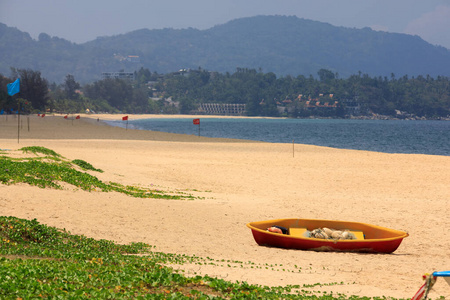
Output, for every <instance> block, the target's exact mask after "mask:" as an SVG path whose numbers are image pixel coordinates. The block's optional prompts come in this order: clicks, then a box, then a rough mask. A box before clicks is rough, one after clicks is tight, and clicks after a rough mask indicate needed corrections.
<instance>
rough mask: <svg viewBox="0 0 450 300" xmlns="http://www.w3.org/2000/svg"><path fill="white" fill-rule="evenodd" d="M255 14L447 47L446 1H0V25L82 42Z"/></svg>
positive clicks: (449, 15) (449, 9)
mask: <svg viewBox="0 0 450 300" xmlns="http://www.w3.org/2000/svg"><path fill="white" fill-rule="evenodd" d="M258 15H286V16H297V17H299V18H304V19H309V20H314V21H321V22H326V23H329V24H332V25H334V26H343V27H349V28H364V27H370V28H372V29H374V30H381V31H387V32H396V33H407V34H412V35H418V36H420V37H421V38H422V39H424V40H425V41H427V42H429V43H431V44H433V45H440V46H444V47H446V48H448V49H450V0H126V1H125V0H120V1H119V0H0V23H4V24H6V25H7V26H10V27H16V28H17V29H19V30H21V31H24V32H28V33H29V34H30V35H31V37H32V38H34V39H37V38H38V36H39V34H40V33H47V34H48V35H50V36H56V37H59V38H64V39H66V40H69V41H71V42H74V43H84V42H87V41H91V40H94V39H95V38H97V37H100V36H112V35H117V34H123V33H127V32H131V31H134V30H137V29H143V28H147V29H162V28H174V29H183V28H189V27H192V28H196V29H201V30H202V29H208V28H211V27H213V26H215V25H220V24H224V23H226V22H228V21H231V20H234V19H238V18H243V17H252V16H258Z"/></svg>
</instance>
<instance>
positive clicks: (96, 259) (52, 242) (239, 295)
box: [0, 216, 392, 300]
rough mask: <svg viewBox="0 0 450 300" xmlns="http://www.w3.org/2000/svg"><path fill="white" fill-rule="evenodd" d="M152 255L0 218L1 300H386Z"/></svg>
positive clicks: (136, 246)
mask: <svg viewBox="0 0 450 300" xmlns="http://www.w3.org/2000/svg"><path fill="white" fill-rule="evenodd" d="M153 248H154V247H153V246H151V245H148V244H145V243H131V244H129V245H120V244H116V243H114V242H111V241H108V240H96V239H93V238H88V237H86V236H84V235H74V234H71V233H70V232H68V231H66V230H65V229H58V228H55V227H50V226H47V225H44V224H41V223H39V222H38V221H37V220H36V219H33V220H25V219H19V218H16V217H4V216H0V265H1V268H0V298H1V299H41V298H46V299H317V300H335V299H366V300H369V299H374V300H377V299H386V298H385V297H383V298H379V297H374V298H370V297H358V296H345V295H342V294H332V293H326V292H323V293H322V292H320V291H312V290H308V289H309V288H312V287H314V286H317V285H319V286H323V285H324V284H320V283H317V284H313V285H288V286H284V287H282V286H277V287H268V286H261V285H253V284H248V283H247V282H229V281H225V280H223V279H218V278H214V277H210V276H208V275H204V276H201V275H196V276H193V277H187V276H185V275H183V274H181V273H182V272H180V271H178V270H175V269H174V268H172V267H170V265H171V264H183V263H189V262H193V261H197V262H198V261H201V260H202V258H199V257H195V256H187V255H178V254H166V253H161V252H155V251H153ZM331 285H334V284H331ZM389 299H392V298H389Z"/></svg>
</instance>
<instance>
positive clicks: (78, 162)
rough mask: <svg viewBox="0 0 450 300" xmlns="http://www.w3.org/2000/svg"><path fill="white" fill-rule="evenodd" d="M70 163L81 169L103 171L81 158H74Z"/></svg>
mask: <svg viewBox="0 0 450 300" xmlns="http://www.w3.org/2000/svg"><path fill="white" fill-rule="evenodd" d="M72 163H73V164H75V165H77V166H79V167H80V168H82V169H83V170H91V171H96V172H100V173H103V170H100V169H96V168H94V167H93V166H92V165H91V164H90V163H88V162H86V161H84V160H81V159H74V160H72Z"/></svg>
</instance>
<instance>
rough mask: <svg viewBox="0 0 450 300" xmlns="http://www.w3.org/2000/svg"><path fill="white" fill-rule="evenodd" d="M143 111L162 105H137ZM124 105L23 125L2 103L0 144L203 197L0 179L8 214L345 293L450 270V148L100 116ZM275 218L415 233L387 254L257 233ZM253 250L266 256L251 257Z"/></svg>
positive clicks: (413, 287)
mask: <svg viewBox="0 0 450 300" xmlns="http://www.w3.org/2000/svg"><path fill="white" fill-rule="evenodd" d="M148 117H162V116H154V115H150V116H146V115H138V116H135V115H130V116H129V119H130V120H132V119H137V118H148ZM163 117H168V116H163ZM184 117H188V118H193V117H195V116H184ZM204 117H205V116H201V118H204ZM121 118H122V115H90V116H85V115H81V118H80V119H79V120H77V119H75V120H72V119H70V118H69V119H64V118H63V116H61V115H57V116H46V117H45V118H41V117H37V116H35V115H34V116H30V117H28V118H27V117H23V116H22V117H21V123H19V131H18V122H17V118H16V117H14V116H8V117H7V118H6V117H5V116H0V149H2V150H4V151H5V152H6V153H8V151H15V150H17V149H19V148H21V147H25V146H44V147H46V148H49V149H52V150H54V151H55V152H57V153H59V154H61V155H62V156H64V157H65V158H68V159H70V160H73V159H82V160H85V161H87V162H89V163H91V164H92V165H93V166H94V167H96V168H99V169H102V170H103V171H104V173H100V174H97V173H96V174H95V175H96V176H97V177H99V178H100V179H102V180H104V181H113V182H118V183H121V184H126V185H136V186H142V187H157V188H160V189H162V190H167V191H182V192H186V193H190V194H192V195H194V196H196V199H194V200H158V199H139V198H132V197H129V196H126V195H123V194H119V193H100V192H90V193H89V192H85V191H81V190H77V189H74V188H70V186H68V187H66V188H65V189H64V190H51V189H40V188H37V187H31V186H28V185H24V184H20V185H13V186H5V185H0V212H1V215H4V216H15V217H19V218H26V219H34V218H36V219H37V220H38V221H39V222H41V223H44V224H48V225H50V226H56V227H58V228H65V229H67V230H68V231H70V232H71V233H74V234H84V235H86V236H88V237H93V238H97V239H108V240H113V241H115V242H118V243H130V242H144V243H148V244H150V245H154V246H156V248H155V251H162V252H168V253H179V254H187V255H196V256H200V257H209V258H211V259H214V260H222V259H224V260H225V261H228V260H229V261H231V262H230V263H224V264H223V265H220V264H215V265H204V266H200V265H183V266H174V267H175V268H183V269H184V270H186V274H187V275H188V276H189V275H192V276H194V275H195V274H203V275H204V274H208V275H210V276H216V277H219V278H223V279H225V280H229V281H236V280H238V281H246V282H248V283H252V284H261V285H270V286H278V285H288V284H299V285H303V284H315V283H322V284H331V285H324V286H316V287H314V288H308V290H313V291H327V292H333V293H344V294H346V295H348V296H350V295H360V296H371V297H374V296H390V297H395V298H408V297H409V298H410V297H412V296H413V295H414V293H415V292H416V291H417V290H418V289H419V287H420V285H421V284H422V283H423V282H422V275H423V274H424V273H430V272H433V271H436V270H438V271H443V270H450V259H449V257H450V235H449V234H448V232H447V231H448V229H449V228H450V216H449V207H450V188H449V187H450V184H449V183H450V171H449V170H450V157H446V156H431V155H417V154H385V153H377V152H368V151H356V150H342V149H332V148H326V147H318V146H310V145H300V144H297V145H295V154H294V155H293V152H292V144H272V143H262V142H250V141H242V140H229V139H211V138H204V137H198V136H188V135H178V134H168V133H162V132H150V131H142V130H132V129H125V128H115V127H110V126H108V125H106V124H104V123H103V122H102V121H103V120H121ZM97 119H99V121H97ZM18 132H19V139H18ZM5 149H6V150H5ZM279 218H315V219H334V220H346V221H356V222H365V223H370V224H375V225H380V226H384V227H389V228H393V229H398V230H403V231H406V232H408V233H409V235H410V236H409V237H408V238H406V239H405V240H404V241H403V243H402V244H401V245H400V247H399V248H398V249H397V251H395V252H394V253H393V254H388V255H379V254H378V255H377V254H356V253H334V252H329V253H321V252H313V251H298V250H284V249H277V248H268V247H260V246H258V245H257V244H256V243H255V242H254V240H253V237H252V235H251V232H250V230H249V229H248V228H247V227H246V226H245V224H246V223H248V222H251V221H260V220H267V219H279ZM248 262H252V263H254V264H255V265H257V266H269V267H267V268H265V267H263V268H252V265H251V264H250V263H248ZM341 282H342V284H333V283H341ZM439 296H444V297H445V298H446V299H450V287H449V286H448V285H447V284H446V283H445V281H443V280H440V281H439V280H438V282H437V283H436V285H435V288H434V289H433V291H432V292H431V293H430V295H429V297H431V298H436V297H439Z"/></svg>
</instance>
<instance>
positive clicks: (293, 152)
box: [292, 140, 295, 157]
mask: <svg viewBox="0 0 450 300" xmlns="http://www.w3.org/2000/svg"><path fill="white" fill-rule="evenodd" d="M294 154H295V149H294V140H292V157H294Z"/></svg>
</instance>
